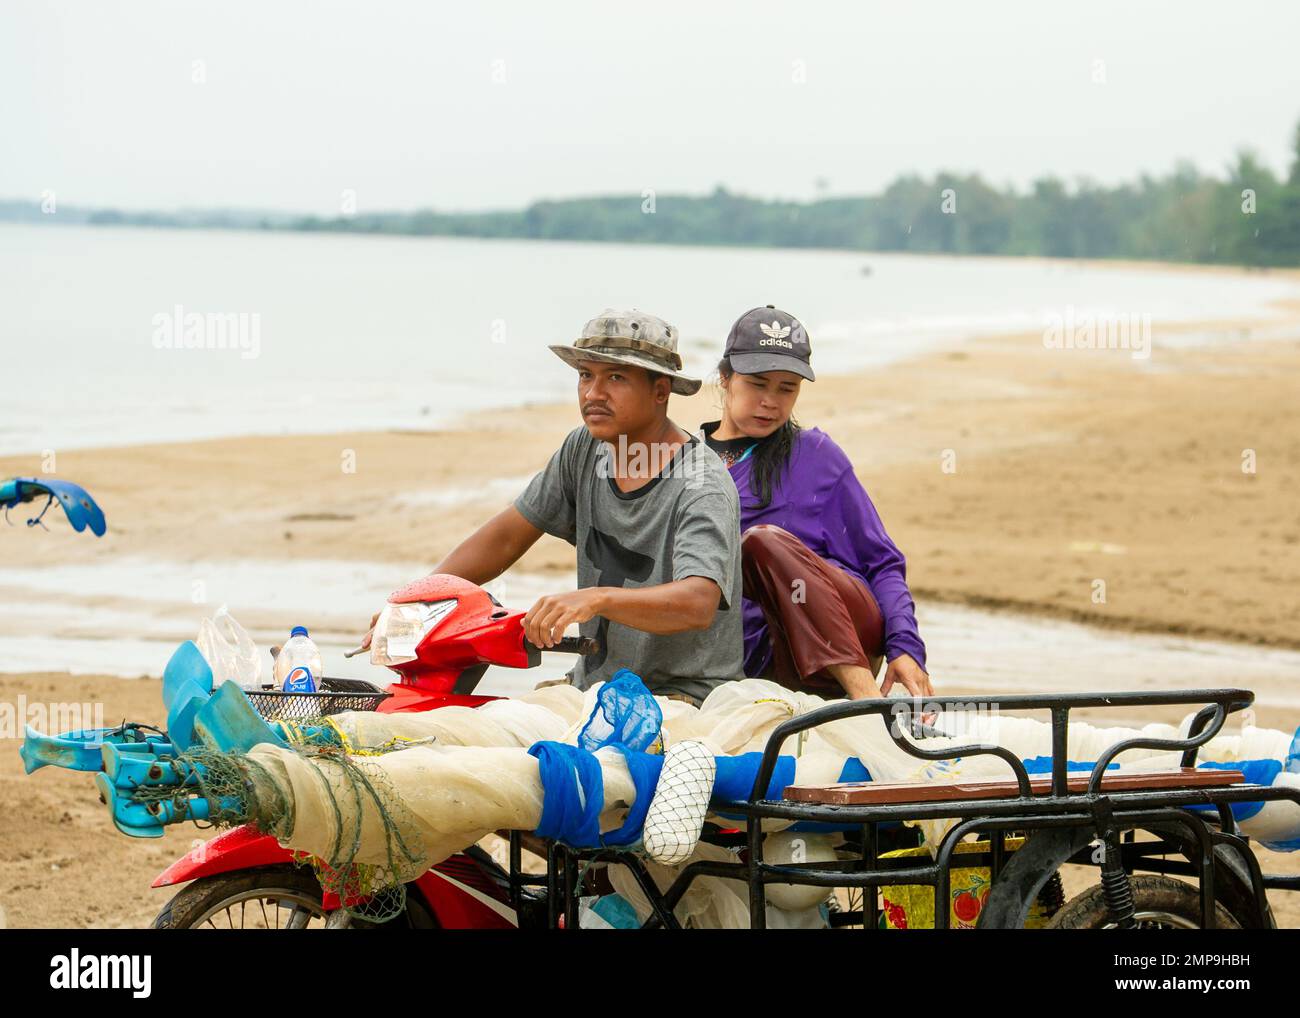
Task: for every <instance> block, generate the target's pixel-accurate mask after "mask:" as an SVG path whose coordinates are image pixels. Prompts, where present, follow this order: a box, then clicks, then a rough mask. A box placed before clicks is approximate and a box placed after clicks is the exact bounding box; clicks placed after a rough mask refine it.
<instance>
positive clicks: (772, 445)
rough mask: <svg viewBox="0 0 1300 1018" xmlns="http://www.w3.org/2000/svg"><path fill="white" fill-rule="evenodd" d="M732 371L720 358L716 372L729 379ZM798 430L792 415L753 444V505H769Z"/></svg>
mask: <svg viewBox="0 0 1300 1018" xmlns="http://www.w3.org/2000/svg"><path fill="white" fill-rule="evenodd" d="M734 374H735V371H734V370H733V369H732V367H731V362H730V361H729V360H728V359H727V358H726V357H723V358H722V360H720V361H719V362H718V375H719V376H720V377H722V378H730V377H731V376H732V375H734ZM800 430H802V429H801V428H800V427H799V425H798V423H797V422H796V421H795V419H794V415H793V414H791V415H790V419H789V420H788V421H786V422H785V423H784V424H782V425H781V426H780V427H779V428H777V429H776V430H775V431H774V432H772V434H770V435H768V436H767V437H766V438H764V439H760V440H759V442H758V444H757V445H755V446H754V451H753V452H752V453H750V459H752V460H753V461H754V466H753V468H752V469H751V471H750V476H751V477H752V478H753V480H752V482H751V484H750V487H751V488H752V489H753V491H754V493H755V494H756V495H757V496H758V505H757V506H756V507H755V508H758V509H766V508H767V507H768V506H769V505H771V503H772V489H773V488H775V487H776V485H777V483H778V482H779V481H780V480H781V474H782V473H783V472H784V471H785V468H786V467H788V466H789V465H790V454H791V453H792V452H793V451H794V440H795V436H796V435H798V434H799V432H800Z"/></svg>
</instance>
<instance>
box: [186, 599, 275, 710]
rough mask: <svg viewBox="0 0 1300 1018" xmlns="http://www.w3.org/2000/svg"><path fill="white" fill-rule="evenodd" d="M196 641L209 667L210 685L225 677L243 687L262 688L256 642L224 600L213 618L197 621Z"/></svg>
mask: <svg viewBox="0 0 1300 1018" xmlns="http://www.w3.org/2000/svg"><path fill="white" fill-rule="evenodd" d="M196 642H197V643H198V647H199V653H201V654H202V655H203V657H204V659H205V660H206V661H207V662H208V664H209V665H210V666H211V668H212V688H213V689H216V688H217V686H219V685H221V683H223V682H226V681H228V680H230V681H234V682H237V683H239V685H241V686H242V687H243V688H244V689H250V690H258V689H261V688H262V658H261V656H260V655H259V654H258V653H257V644H255V643H254V642H253V638H252V637H251V636H249V635H248V633H247V631H245V629H244V627H243V626H241V625H240V624H239V623H238V622H236V621H235V618H234V616H233V615H231V614H230V612H229V611H227V610H226V606H225V605H224V604H223V605H222V606H221V607H220V608H218V609H217V613H216V614H215V615H213V616H212V618H210V619H204V620H203V621H202V622H200V623H199V638H198V640H197V641H196Z"/></svg>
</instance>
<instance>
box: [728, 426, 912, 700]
mask: <svg viewBox="0 0 1300 1018" xmlns="http://www.w3.org/2000/svg"><path fill="white" fill-rule="evenodd" d="M753 463H754V460H753V457H752V456H747V457H745V458H744V459H741V460H738V461H737V462H735V463H733V464H731V466H730V467H729V468H728V469H729V470H730V471H731V477H732V479H733V480H734V481H735V482H736V488H737V490H738V491H739V492H740V529H741V533H744V531H745V530H747V529H748V528H750V527H752V526H755V525H756V524H759V523H770V524H774V525H776V526H778V527H781V528H782V529H784V530H788V531H789V532H790V533H791V534H793V535H794V536H795V537H797V538H799V540H801V541H802V542H803V543H804V544H805V545H806V546H807V547H808V549H809V550H810V551H812V552H814V553H815V554H817V555H819V556H820V557H821V558H823V559H826V560H827V561H828V562H831V563H833V564H835V565H837V566H839V567H840V568H841V569H843V570H845V571H846V572H848V573H851V574H852V575H854V576H856V577H857V578H858V579H860V580H861V581H862V582H863V583H865V584H866V585H867V589H868V590H870V591H871V593H872V595H873V596H874V597H875V599H876V603H877V604H878V605H879V606H880V612H881V615H883V616H884V621H885V657H886V658H887V659H888V660H890V661H892V660H894V658H896V657H898V656H899V655H900V654H910V655H911V656H912V657H913V658H914V659H915V660H916V663H917V664H919V665H920V666H921V667H922V668H924V667H925V644H924V643H922V642H921V636H920V633H918V632H917V628H916V606H915V604H914V603H913V601H912V594H911V591H909V590H908V589H907V563H906V560H905V559H904V558H903V553H902V552H900V551H899V550H898V547H897V546H896V545H895V544H894V542H893V541H891V540H890V539H889V535H888V534H887V533H885V525H884V524H883V523H882V522H881V520H880V514H879V513H877V512H876V507H875V506H874V505H872V504H871V499H870V498H869V497H868V496H867V493H866V490H865V489H864V488H863V487H862V484H861V483H860V482H859V481H858V478H857V475H856V474H855V473H854V472H853V464H852V463H850V462H849V458H848V456H846V455H845V453H844V450H843V449H841V448H840V447H839V446H838V445H836V444H835V442H834V441H832V439H831V437H830V436H829V435H827V434H826V433H825V432H824V431H822V430H821V429H819V428H807V429H803V430H800V431H799V432H798V437H797V438H796V439H795V443H794V448H793V450H792V451H791V454H790V462H789V464H788V465H787V467H786V468H785V470H783V471H782V472H781V477H780V480H779V482H778V483H777V484H776V485H775V486H774V488H773V492H772V501H771V502H770V503H769V504H768V505H767V507H766V508H763V509H759V508H757V505H758V496H757V495H756V494H755V492H754V491H753V490H752V489H751V487H750V477H751V471H752V469H753ZM742 618H743V621H744V630H745V674H746V675H759V674H761V673H762V672H763V670H764V669H765V668H767V666H768V664H769V663H770V662H771V660H772V648H771V644H770V642H769V641H768V636H767V623H766V622H765V621H764V619H763V611H762V609H761V608H760V607H759V605H758V603H757V602H756V601H751V600H749V599H748V598H745V599H744V606H743V613H742Z"/></svg>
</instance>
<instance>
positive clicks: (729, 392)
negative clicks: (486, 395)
mask: <svg viewBox="0 0 1300 1018" xmlns="http://www.w3.org/2000/svg"><path fill="white" fill-rule="evenodd" d="M802 382H803V379H802V378H801V377H800V376H799V375H796V374H795V373H794V372H793V371H765V372H763V373H762V374H761V375H742V374H739V373H733V374H732V375H731V376H730V377H728V378H724V379H723V380H722V388H723V391H724V392H725V393H726V412H727V416H728V417H730V418H731V423H732V424H733V425H734V426H735V427H736V429H737V430H738V431H740V432H741V433H742V434H745V435H748V436H749V437H750V438H766V437H767V436H768V435H770V434H772V432H774V431H775V430H776V429H777V428H779V427H781V425H783V424H784V423H785V422H786V421H788V420H789V419H790V414H791V413H792V412H793V411H794V404H795V400H797V399H798V398H799V385H800V383H802Z"/></svg>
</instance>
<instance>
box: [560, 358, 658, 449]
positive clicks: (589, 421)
mask: <svg viewBox="0 0 1300 1018" xmlns="http://www.w3.org/2000/svg"><path fill="white" fill-rule="evenodd" d="M671 391H672V382H671V381H670V380H669V379H667V378H662V377H661V378H657V379H656V380H655V381H654V382H653V383H652V382H651V381H650V372H649V371H647V370H646V369H645V368H639V367H635V366H632V365H628V364H605V363H602V362H601V361H579V362H578V409H579V410H580V411H581V413H582V423H583V424H585V425H586V426H587V430H588V431H589V432H591V436H592V438H596V439H599V440H600V441H602V442H612V441H615V440H617V438H618V436H619V435H631V434H636V433H637V432H638V431H641V430H642V429H644V428H646V427H648V426H649V425H651V424H653V423H654V421H655V418H656V416H657V415H658V408H659V407H660V406H661V405H663V404H665V403H667V402H668V395H669V393H670V392H671Z"/></svg>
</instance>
